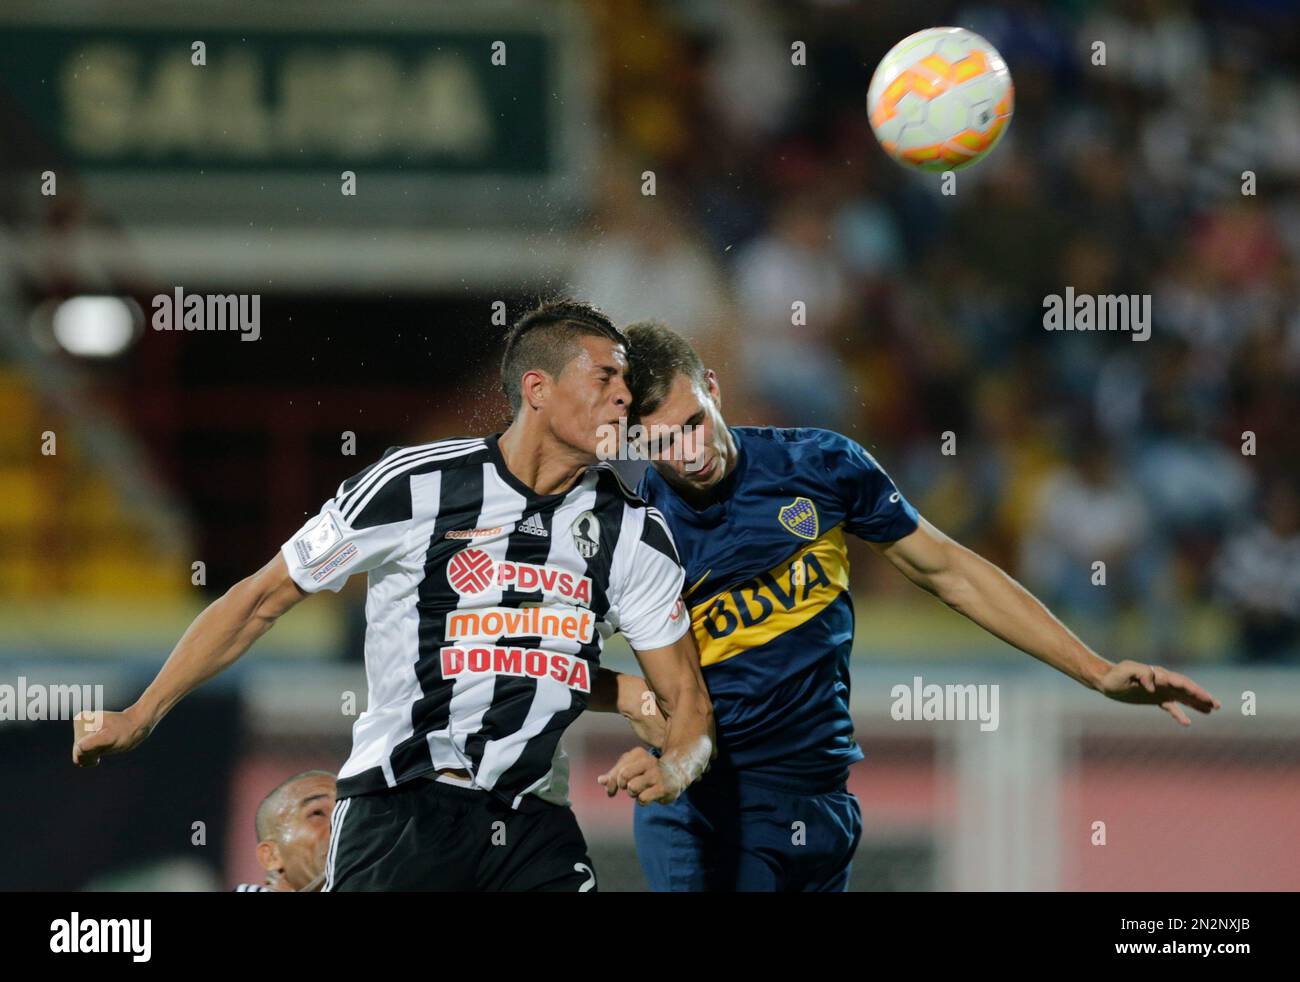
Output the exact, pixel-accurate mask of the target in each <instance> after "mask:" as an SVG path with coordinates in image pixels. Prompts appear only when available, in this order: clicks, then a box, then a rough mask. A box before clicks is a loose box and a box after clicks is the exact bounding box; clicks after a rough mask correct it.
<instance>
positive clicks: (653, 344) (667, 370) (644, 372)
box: [623, 321, 704, 418]
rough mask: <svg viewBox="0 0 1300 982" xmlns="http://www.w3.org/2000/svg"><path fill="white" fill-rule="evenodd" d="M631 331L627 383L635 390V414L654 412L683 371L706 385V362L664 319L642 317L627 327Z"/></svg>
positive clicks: (633, 400)
mask: <svg viewBox="0 0 1300 982" xmlns="http://www.w3.org/2000/svg"><path fill="white" fill-rule="evenodd" d="M623 333H624V334H626V335H627V341H628V350H627V387H628V389H629V390H631V392H632V410H631V415H632V416H633V417H636V418H639V417H641V416H645V415H647V414H648V413H652V412H654V411H655V410H656V409H658V408H659V406H660V405H662V403H663V401H664V400H665V399H667V398H668V393H669V391H670V390H671V389H672V387H673V380H674V379H676V378H677V373H678V372H681V373H683V374H685V375H686V377H687V378H689V379H690V380H691V382H692V383H693V384H695V385H700V386H703V385H704V362H702V361H700V356H699V355H697V354H696V353H695V349H694V348H692V347H691V343H690V342H689V341H687V340H686V339H685V338H684V337H682V336H681V335H680V334H678V333H677V332H676V331H674V330H673V329H672V328H670V327H669V326H668V325H667V324H664V323H663V322H662V321H638V322H637V323H635V324H629V325H628V326H627V327H625V328H624V329H623Z"/></svg>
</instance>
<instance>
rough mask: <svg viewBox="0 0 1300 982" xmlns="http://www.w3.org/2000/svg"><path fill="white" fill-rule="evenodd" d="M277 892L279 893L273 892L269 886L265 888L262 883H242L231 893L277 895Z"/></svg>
mask: <svg viewBox="0 0 1300 982" xmlns="http://www.w3.org/2000/svg"><path fill="white" fill-rule="evenodd" d="M276 892H278V891H276V890H272V889H271V888H270V887H268V886H263V885H262V884H261V883H241V884H239V886H237V887H235V889H234V890H232V891H231V893H276Z"/></svg>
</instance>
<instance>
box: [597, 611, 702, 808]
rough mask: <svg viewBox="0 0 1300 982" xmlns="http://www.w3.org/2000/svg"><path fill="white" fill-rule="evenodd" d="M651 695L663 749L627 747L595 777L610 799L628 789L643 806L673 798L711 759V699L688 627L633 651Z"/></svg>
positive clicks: (674, 798) (697, 777)
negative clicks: (661, 720) (663, 726)
mask: <svg viewBox="0 0 1300 982" xmlns="http://www.w3.org/2000/svg"><path fill="white" fill-rule="evenodd" d="M636 657H637V661H638V662H640V663H641V669H642V671H644V672H645V676H646V681H647V682H649V685H650V690H651V692H652V695H653V697H654V699H655V700H656V701H657V703H658V704H659V706H661V707H662V710H663V713H664V716H665V717H666V718H667V731H666V733H665V734H664V738H663V753H662V754H661V755H660V756H659V757H658V758H656V757H655V756H654V755H652V754H651V753H649V752H648V751H647V750H646V749H645V748H644V747H637V748H635V749H633V750H629V751H628V752H627V753H625V754H624V755H623V756H622V757H620V758H619V759H618V763H616V764H615V765H614V766H613V767H612V768H610V770H609V771H607V772H606V773H604V774H602V775H600V777H599V778H597V780H598V781H600V783H601V784H602V785H604V787H605V792H606V793H607V794H608V795H610V796H611V797H612V796H613V795H615V794H617V793H618V791H619V789H620V788H625V789H627V792H628V794H629V795H631V796H632V797H634V798H636V800H637V802H638V803H639V804H642V805H649V804H652V803H654V802H664V803H667V802H671V801H675V800H676V799H677V796H678V795H680V794H681V793H682V792H683V791H685V790H686V789H687V788H688V787H690V785H691V784H693V783H694V782H695V781H697V780H699V778H700V776H701V775H702V774H703V773H704V772H705V770H707V769H708V766H709V761H710V760H712V759H713V752H714V741H715V739H716V737H715V733H714V727H713V703H712V702H711V701H710V700H709V691H708V689H707V688H706V687H705V685H704V676H703V675H702V674H701V673H700V656H699V652H698V651H697V650H696V647H695V639H694V637H693V636H692V635H691V633H690V632H689V631H688V632H687V633H686V634H684V635H682V637H681V638H679V639H678V640H677V641H675V642H673V643H672V644H670V645H667V646H666V647H663V648H654V649H651V650H649V651H638V652H636Z"/></svg>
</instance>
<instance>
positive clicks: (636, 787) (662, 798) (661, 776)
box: [596, 747, 686, 805]
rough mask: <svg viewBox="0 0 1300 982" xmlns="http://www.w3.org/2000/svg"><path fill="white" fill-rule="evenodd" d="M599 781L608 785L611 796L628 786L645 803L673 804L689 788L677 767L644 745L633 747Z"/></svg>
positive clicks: (629, 792) (606, 786) (605, 785)
mask: <svg viewBox="0 0 1300 982" xmlns="http://www.w3.org/2000/svg"><path fill="white" fill-rule="evenodd" d="M596 780H597V781H599V782H600V783H601V784H602V785H603V786H604V788H605V794H607V795H609V797H611V798H612V797H614V795H616V794H618V792H619V791H620V790H621V789H625V790H626V791H627V793H628V794H629V795H631V796H632V797H633V798H635V799H636V800H637V804H641V805H650V804H654V803H656V802H659V803H661V804H665V805H666V804H670V803H671V802H674V801H676V800H677V796H678V795H680V794H681V793H682V792H683V791H684V790H685V789H686V785H685V783H684V782H683V781H682V780H681V778H680V777H678V776H677V774H676V771H675V769H674V768H673V767H671V766H668V765H666V764H665V763H664V761H661V760H660V759H659V758H657V757H655V756H654V755H653V754H651V753H650V752H649V751H648V750H646V749H645V748H644V747H636V748H635V749H633V750H629V751H628V752H627V753H625V754H624V755H623V756H622V757H620V758H619V759H618V763H617V764H615V765H614V766H613V767H612V768H610V769H609V770H608V771H606V772H605V773H604V774H602V775H600V776H599V777H598V778H596Z"/></svg>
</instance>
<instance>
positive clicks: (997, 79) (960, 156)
mask: <svg viewBox="0 0 1300 982" xmlns="http://www.w3.org/2000/svg"><path fill="white" fill-rule="evenodd" d="M1013 93H1014V89H1013V87H1012V85H1011V72H1010V71H1008V70H1007V63H1006V62H1005V61H1003V60H1002V56H1001V55H1000V54H998V52H997V49H996V48H994V47H993V45H991V44H989V43H988V42H987V41H985V40H984V39H983V38H982V37H980V36H979V35H978V34H975V33H974V32H972V31H968V30H966V29H965V28H961V27H932V28H930V29H929V30H925V31H918V32H917V33H916V34H912V35H910V36H908V37H905V38H903V40H901V41H899V42H898V43H897V44H896V45H894V46H893V47H892V48H890V49H889V53H888V54H887V55H885V57H884V58H882V59H881V61H880V64H879V65H878V66H877V68H876V73H875V74H874V75H872V76H871V86H870V88H868V90H867V113H868V114H869V115H870V117H871V128H872V130H874V131H875V134H876V138H877V139H878V140H880V145H881V146H882V147H884V148H885V152H886V153H888V154H889V155H890V156H891V157H893V158H894V159H895V160H897V161H898V162H899V163H900V164H902V165H903V166H905V167H912V168H915V169H917V170H927V171H944V170H956V169H958V168H960V167H969V166H970V165H971V164H973V163H975V161H977V160H980V159H982V158H983V157H984V156H985V155H986V154H987V153H988V152H989V151H990V150H992V149H993V146H994V144H996V143H997V142H998V140H999V139H1000V138H1001V136H1002V134H1003V133H1004V132H1005V131H1006V128H1007V124H1008V123H1009V122H1011V109H1012V100H1013V98H1014V95H1013Z"/></svg>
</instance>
